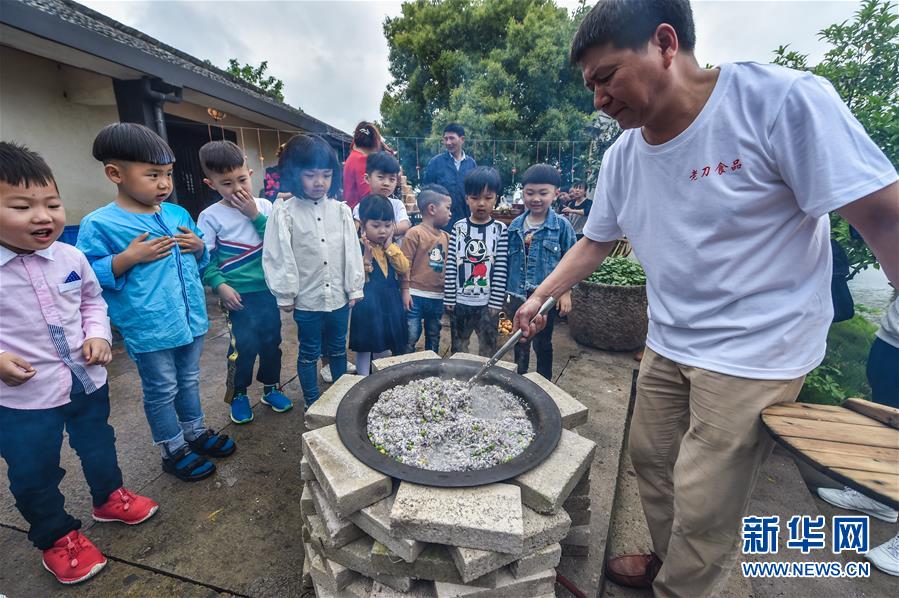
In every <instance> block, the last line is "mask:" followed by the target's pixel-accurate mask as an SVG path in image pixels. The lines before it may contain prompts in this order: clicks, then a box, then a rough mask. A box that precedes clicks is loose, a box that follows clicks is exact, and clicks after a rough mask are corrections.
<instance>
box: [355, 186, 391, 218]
mask: <svg viewBox="0 0 899 598" xmlns="http://www.w3.org/2000/svg"><path fill="white" fill-rule="evenodd" d="M395 217H396V216H395V214H394V211H393V204H391V203H390V200H389V199H387V198H386V197H384V196H383V195H376V194H374V193H372V194H370V195H366V196H365V197H363V198H362V201H361V202H359V221H360V222H363V223H364V222H367V221H369V220H389V221H390V222H394V219H395Z"/></svg>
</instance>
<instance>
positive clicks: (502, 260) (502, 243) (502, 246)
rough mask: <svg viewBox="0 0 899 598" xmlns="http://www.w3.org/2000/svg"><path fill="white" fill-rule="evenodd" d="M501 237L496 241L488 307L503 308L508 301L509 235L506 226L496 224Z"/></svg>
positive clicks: (497, 232)
mask: <svg viewBox="0 0 899 598" xmlns="http://www.w3.org/2000/svg"><path fill="white" fill-rule="evenodd" d="M494 226H495V227H496V229H497V230H496V233H495V234H497V235H499V238H498V239H497V242H496V257H495V259H494V261H493V268H492V269H491V271H490V301H489V302H488V303H487V305H488V307H492V308H493V309H502V308H503V304H504V303H505V301H506V276H507V274H508V267H509V266H508V264H509V235H508V232H507V230H506V227H505V226H503V225H501V224H495V225H494Z"/></svg>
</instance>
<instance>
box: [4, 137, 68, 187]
mask: <svg viewBox="0 0 899 598" xmlns="http://www.w3.org/2000/svg"><path fill="white" fill-rule="evenodd" d="M0 181H2V182H4V183H6V184H7V185H10V186H12V187H18V186H19V185H24V187H25V188H26V189H27V188H28V187H30V186H32V185H36V186H40V187H49V186H50V183H53V186H56V179H54V178H53V171H51V170H50V167H49V166H48V165H47V163H46V162H44V159H43V158H41V156H40V154H38V153H37V152H33V151H31V150H30V149H28V148H27V147H25V146H24V145H18V144H15V143H10V142H8V141H0Z"/></svg>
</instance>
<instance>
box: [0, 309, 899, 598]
mask: <svg viewBox="0 0 899 598" xmlns="http://www.w3.org/2000/svg"><path fill="white" fill-rule="evenodd" d="M210 316H211V319H212V322H211V328H210V331H209V333H208V334H207V337H206V347H205V350H204V353H203V359H202V368H201V377H202V403H203V407H204V410H205V412H206V417H207V422H208V424H209V425H210V426H212V427H214V428H216V429H223V430H224V431H225V432H227V433H228V434H230V435H231V436H232V437H233V438H234V439H235V441H236V442H237V445H238V450H237V452H236V453H235V454H234V455H233V456H232V457H230V458H228V459H225V460H220V461H218V472H217V474H216V475H215V476H213V477H211V478H209V479H207V480H204V481H201V482H197V483H193V484H188V483H183V482H179V481H177V480H176V479H174V478H173V477H171V476H169V475H167V474H163V473H162V471H161V469H160V464H159V456H158V453H157V451H156V449H155V448H154V447H152V445H151V440H150V433H149V429H148V427H147V424H146V420H145V417H144V413H143V407H142V401H141V390H140V379H139V377H138V376H137V372H136V368H135V367H134V364H133V363H132V362H131V360H130V359H129V358H128V357H127V355H125V354H124V352H123V349H122V346H121V344H118V345H117V346H116V347H115V350H114V361H113V363H112V364H111V365H110V367H109V380H110V389H111V392H110V396H111V400H112V416H111V423H112V424H113V426H114V427H115V429H116V433H117V450H118V456H119V463H120V466H121V468H122V471H123V473H124V477H125V484H126V486H127V487H129V488H130V489H132V490H134V491H136V492H139V493H142V494H146V495H148V496H150V497H152V498H154V499H155V500H157V501H158V502H159V503H160V505H161V507H160V510H159V512H158V513H157V515H156V516H155V517H154V518H152V519H151V520H149V521H147V522H146V523H144V524H142V525H139V526H136V527H127V526H124V525H120V524H110V523H105V524H101V523H94V522H93V521H92V520H91V519H90V496H89V493H88V490H87V486H86V484H85V482H84V477H83V475H82V473H81V468H80V464H79V463H78V459H77V457H76V456H75V454H74V452H73V451H72V450H71V449H70V448H69V447H68V445H67V444H65V445H64V447H63V454H62V460H61V461H62V466H63V468H65V469H66V470H67V472H68V473H67V475H66V477H65V479H64V480H63V482H62V491H63V493H64V494H65V496H66V499H67V508H68V509H69V510H70V512H71V513H72V514H73V515H75V516H76V517H79V518H81V520H82V521H83V522H84V527H83V528H82V531H83V532H84V533H85V534H86V535H87V536H88V537H89V538H91V539H92V540H93V541H94V542H95V543H96V544H97V545H98V547H99V548H100V549H101V550H103V551H104V553H105V554H106V555H107V556H108V557H109V559H110V563H109V565H108V566H107V567H106V569H105V570H104V571H102V572H101V573H100V574H99V575H98V576H97V577H96V578H94V579H93V580H91V581H89V582H87V583H85V584H81V585H79V586H74V587H64V586H61V585H60V584H58V583H57V582H56V581H55V580H54V579H53V578H52V577H51V576H50V574H49V573H47V572H46V571H44V569H43V567H42V566H41V563H40V554H39V553H38V551H36V550H35V549H34V548H33V547H32V546H31V545H30V543H29V542H28V541H27V538H26V536H25V531H26V530H25V523H24V521H23V520H22V519H21V517H20V516H19V514H18V511H16V509H15V506H14V503H13V499H12V496H11V495H10V494H9V491H8V489H7V484H6V483H5V478H6V470H5V464H4V463H3V462H2V461H0V479H3V480H4V483H2V484H0V595H5V596H7V597H8V598H20V597H31V596H41V597H43V596H56V595H72V596H169V595H175V596H190V597H193V596H213V595H219V594H222V595H236V596H279V597H280V596H303V595H304V593H305V592H304V589H303V588H302V563H303V545H302V537H301V519H300V509H299V497H300V494H301V492H302V484H303V482H302V481H301V480H300V469H299V461H300V456H301V435H302V434H303V432H304V431H305V428H304V425H303V413H302V409H301V408H300V407H299V405H301V404H302V398H301V393H300V388H299V385H298V384H297V382H296V381H295V380H294V381H293V382H291V383H289V384H288V385H287V386H286V392H287V394H288V396H290V397H291V398H293V399H294V400H295V401H296V402H297V404H298V407H297V408H295V409H293V410H292V411H290V412H288V413H285V414H276V413H274V412H273V411H271V410H270V409H269V408H267V407H266V406H265V405H261V404H259V402H258V398H259V395H260V392H261V388H259V387H258V385H257V386H255V387H254V388H253V389H251V395H252V400H253V404H254V413H255V415H256V418H255V420H254V421H253V423H251V424H249V425H244V426H237V425H234V424H232V423H231V422H230V420H229V418H228V410H227V406H226V405H225V404H224V403H223V402H222V400H221V397H222V394H223V392H224V386H225V374H226V366H225V355H226V352H227V348H228V336H227V332H226V329H225V327H224V322H223V319H222V317H221V315H220V314H219V312H218V308H217V307H216V306H215V305H214V304H212V302H210ZM283 338H284V342H283V343H282V350H283V352H284V356H283V361H282V363H283V374H282V379H284V380H286V379H288V378H291V377H292V376H293V375H294V373H295V363H296V352H297V342H296V326H295V325H294V323H293V321H292V319H291V318H290V315H287V314H285V315H283ZM554 346H555V360H554V367H553V379H554V381H555V382H556V383H557V384H558V385H559V386H561V387H562V388H563V389H565V390H566V391H568V392H569V393H571V394H572V395H573V396H574V397H575V398H576V399H578V400H579V401H581V402H582V403H584V404H585V405H587V407H588V408H589V409H590V417H589V420H588V421H587V423H586V424H584V425H582V426H580V427H579V428H578V430H577V431H578V433H580V434H581V435H583V436H585V437H587V438H590V439H591V440H593V441H594V442H596V443H597V452H596V458H595V460H594V462H593V464H592V467H591V478H592V484H591V491H590V495H591V506H592V512H593V516H592V519H591V526H590V530H591V535H590V538H591V540H590V553H589V556H587V557H563V558H562V562H561V563H560V565H559V567H558V571H559V573H561V574H562V575H564V576H565V577H567V578H568V579H570V580H571V581H572V582H573V583H575V584H576V585H577V586H578V587H579V588H580V589H581V590H582V591H584V593H585V594H586V595H587V596H590V597H593V596H599V595H605V596H619V597H622V598H624V597H627V598H631V597H643V596H649V595H650V594H649V593H648V592H633V591H626V590H624V589H622V588H618V587H617V586H615V585H614V584H611V583H608V582H606V581H605V580H604V579H603V562H604V558H605V556H606V555H607V554H617V553H620V552H622V551H634V550H638V551H645V550H647V549H648V548H649V546H650V544H649V540H648V533H647V531H646V524H645V520H644V519H643V514H642V510H641V508H640V505H639V498H638V496H637V493H636V484H635V480H634V477H633V471H632V468H631V466H630V463H629V461H628V460H627V459H626V455H625V454H624V453H623V452H622V448H623V446H624V445H625V439H626V428H627V423H628V421H629V409H630V408H631V406H630V400H631V384H632V379H633V374H634V368H636V367H637V363H636V362H635V361H634V360H633V356H632V354H630V353H623V354H622V353H606V352H601V351H595V350H592V349H588V348H585V347H583V346H580V345H578V344H576V343H575V342H574V341H573V340H572V339H571V337H570V335H569V333H568V329H567V326H566V325H565V324H561V325H558V326H557V328H556V333H555V335H554ZM448 352H449V338H448V330H447V329H446V328H445V327H444V330H443V339H442V349H441V354H443V355H445V354H446V353H448ZM471 352H473V353H476V352H477V341H476V339H473V340H472V347H471ZM506 360H507V361H508V360H511V357H507V358H506ZM535 366H536V359H535V357H534V356H533V355H532V360H531V369H532V370H533V369H534V367H535ZM808 477H810V478H811V477H812V474H808ZM802 480H803V478H802V476H801V475H800V473H799V470H797V469H796V465H795V464H794V463H793V461H792V460H791V459H790V458H789V457H788V456H786V455H785V454H779V453H776V454H775V456H774V458H773V459H772V460H771V461H769V463H768V464H766V466H765V471H764V472H763V475H762V477H761V479H760V482H759V485H758V487H757V489H756V493H755V495H754V496H753V502H752V509H751V510H752V512H754V513H757V514H763V513H772V514H775V513H776V514H782V515H783V514H786V513H788V512H796V513H801V514H806V513H807V514H816V513H817V512H819V511H820V512H822V513H824V514H826V515H828V516H829V515H831V514H836V510H834V509H831V508H830V506H829V505H826V503H823V502H822V501H820V500H818V499H817V498H813V497H812V495H811V494H810V493H809V489H808V488H807V487H806V485H805V484H804V483H803V481H802ZM813 482H814V483H815V484H817V483H827V481H826V480H824V481H823V482H822V481H821V480H813ZM895 528H896V526H889V525H887V524H883V525H878V524H874V525H873V527H872V542H879V541H882V540H885V539H886V538H887V537H889V536H890V535H892V534H893V533H894V532H895ZM607 540H608V545H607ZM894 581H895V580H894V579H893V578H889V577H888V576H886V575H883V574H880V573H879V572H877V571H874V572H872V578H871V579H870V580H862V581H857V582H846V581H845V580H836V581H831V582H830V583H824V582H822V583H816V584H806V583H800V584H785V583H779V582H768V583H752V584H750V583H749V582H747V581H746V580H745V579H743V578H741V577H739V576H735V575H732V576H731V578H730V579H729V580H728V584H727V586H726V588H725V589H724V590H722V594H721V596H723V597H727V598H742V597H753V598H761V597H769V596H771V597H773V596H797V597H803V596H814V597H815V598H829V597H830V596H858V597H859V598H867V597H869V596H870V597H876V596H887V595H890V594H889V592H887V589H888V588H889V587H893V588H894V589H895V585H892V586H891V585H890V583H891V582H894ZM556 594H557V595H558V596H569V595H570V594H568V593H567V591H566V590H564V589H563V588H562V587H561V586H559V585H557V586H556Z"/></svg>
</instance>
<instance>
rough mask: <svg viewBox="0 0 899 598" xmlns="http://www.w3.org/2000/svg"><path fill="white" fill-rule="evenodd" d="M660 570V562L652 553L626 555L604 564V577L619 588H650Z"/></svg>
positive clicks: (611, 559)
mask: <svg viewBox="0 0 899 598" xmlns="http://www.w3.org/2000/svg"><path fill="white" fill-rule="evenodd" d="M661 568H662V561H661V560H659V557H657V556H656V554H655V553H654V552H650V553H649V554H626V555H624V556H618V557H614V558H610V559H609V560H608V561H607V562H606V577H608V578H609V579H610V580H611V581H613V582H615V583H617V584H618V585H620V586H625V587H628V588H650V587H652V581H653V580H654V579H655V578H656V575H658V574H659V569H661Z"/></svg>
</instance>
